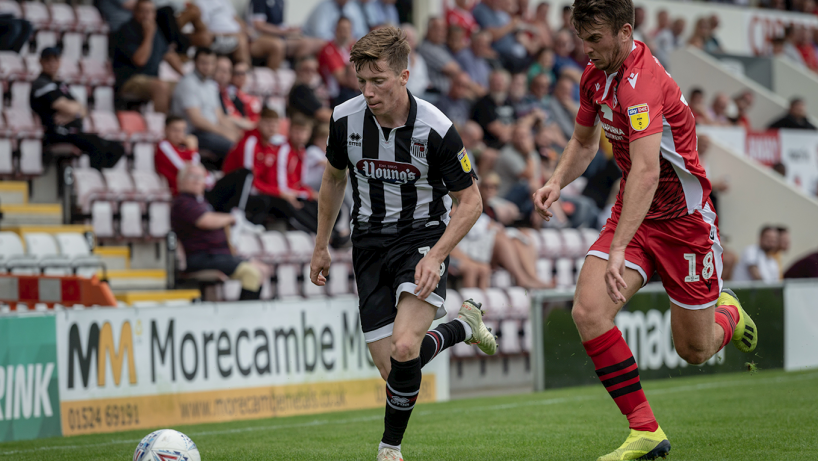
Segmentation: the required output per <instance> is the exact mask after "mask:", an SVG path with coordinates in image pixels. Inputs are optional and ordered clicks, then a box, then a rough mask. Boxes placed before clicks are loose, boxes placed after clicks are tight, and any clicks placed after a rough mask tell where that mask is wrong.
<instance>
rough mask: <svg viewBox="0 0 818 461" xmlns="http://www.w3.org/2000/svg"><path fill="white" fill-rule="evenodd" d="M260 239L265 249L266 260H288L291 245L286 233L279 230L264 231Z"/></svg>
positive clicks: (274, 261)
mask: <svg viewBox="0 0 818 461" xmlns="http://www.w3.org/2000/svg"><path fill="white" fill-rule="evenodd" d="M259 239H260V240H261V247H262V248H263V249H264V260H265V261H267V262H272V263H274V264H275V263H280V262H286V261H287V258H288V256H289V252H290V249H289V245H288V244H287V239H286V238H285V237H284V234H282V233H281V232H278V231H267V232H263V233H262V234H261V235H260V236H259Z"/></svg>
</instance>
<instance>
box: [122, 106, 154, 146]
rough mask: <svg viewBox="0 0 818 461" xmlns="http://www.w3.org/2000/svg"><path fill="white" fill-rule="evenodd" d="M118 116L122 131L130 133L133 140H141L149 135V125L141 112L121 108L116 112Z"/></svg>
mask: <svg viewBox="0 0 818 461" xmlns="http://www.w3.org/2000/svg"><path fill="white" fill-rule="evenodd" d="M116 117H117V119H119V126H120V127H121V128H122V132H123V133H125V134H126V135H128V137H129V138H130V139H131V140H132V141H141V140H143V139H144V138H145V137H146V136H147V135H148V133H147V131H148V127H147V126H146V125H145V120H144V119H142V114H140V113H139V112H135V111H128V110H121V111H119V112H117V113H116Z"/></svg>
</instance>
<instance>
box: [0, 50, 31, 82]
mask: <svg viewBox="0 0 818 461" xmlns="http://www.w3.org/2000/svg"><path fill="white" fill-rule="evenodd" d="M26 76H27V74H26V64H25V61H23V58H22V56H20V55H19V54H17V53H15V52H13V51H0V79H2V80H17V79H21V78H26Z"/></svg>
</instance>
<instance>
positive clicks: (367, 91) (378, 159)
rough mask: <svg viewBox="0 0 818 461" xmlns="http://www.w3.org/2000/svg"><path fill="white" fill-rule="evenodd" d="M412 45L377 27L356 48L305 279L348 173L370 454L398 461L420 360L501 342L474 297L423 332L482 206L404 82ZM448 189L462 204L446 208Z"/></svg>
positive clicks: (461, 161)
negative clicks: (353, 86) (382, 405)
mask: <svg viewBox="0 0 818 461" xmlns="http://www.w3.org/2000/svg"><path fill="white" fill-rule="evenodd" d="M408 57H409V44H408V43H407V41H406V36H405V34H404V33H403V31H401V30H400V29H397V28H395V27H384V28H381V29H377V30H374V31H372V32H370V33H369V34H367V35H366V36H365V37H363V38H362V39H361V40H359V41H358V42H357V43H356V44H355V46H354V47H353V48H352V52H351V56H350V61H351V62H352V63H353V64H354V65H355V70H356V73H357V78H358V85H359V87H360V89H361V93H362V95H360V96H358V97H356V98H353V99H351V100H349V101H347V102H345V103H343V104H341V105H339V106H337V107H335V110H334V111H333V114H332V118H331V120H330V134H329V138H328V142H327V167H326V170H325V171H324V177H323V179H322V184H321V189H320V192H319V198H318V235H317V237H316V242H315V251H314V253H313V257H312V262H311V263H310V279H311V280H312V282H313V283H315V284H317V285H319V286H320V285H324V284H325V282H326V275H327V274H328V271H329V266H330V263H331V258H330V254H329V251H328V250H327V244H328V242H329V237H330V231H331V229H332V224H333V223H334V222H335V219H336V217H337V216H338V211H339V209H340V207H341V203H342V201H343V198H344V189H345V187H346V183H347V170H349V178H350V180H351V181H352V191H353V202H354V208H353V211H352V227H353V232H352V242H353V253H352V255H353V268H354V270H355V278H356V282H357V284H358V296H359V308H360V316H361V327H362V329H363V332H364V338H365V339H366V342H367V346H368V347H369V351H370V353H371V354H372V358H373V360H374V361H375V365H376V366H377V367H378V370H379V371H380V372H381V376H382V377H383V379H384V380H386V417H385V421H384V433H383V438H382V439H381V443H380V445H379V446H378V458H377V459H378V460H383V461H402V460H403V457H402V455H401V441H402V439H403V434H404V432H405V431H406V426H407V424H408V422H409V416H410V415H411V412H412V408H413V407H414V405H415V401H416V400H417V397H418V393H419V391H420V383H421V368H422V367H423V365H425V364H426V363H428V362H429V361H430V360H431V359H433V358H434V357H435V356H436V355H437V354H438V353H440V351H441V350H443V349H445V348H448V347H451V346H452V345H453V344H456V343H458V342H460V341H466V342H469V343H472V344H477V345H478V347H480V349H481V350H483V351H484V352H486V353H487V354H494V353H495V352H496V351H497V344H496V342H495V338H494V336H493V335H492V334H491V333H490V332H489V331H488V329H487V328H486V326H485V325H484V324H483V321H482V311H481V310H480V306H479V304H476V303H474V302H473V301H471V300H469V301H466V302H464V303H463V305H462V306H461V308H460V312H459V315H458V318H457V319H455V320H453V321H451V322H449V323H444V324H441V325H439V326H438V327H437V328H435V329H434V330H431V331H427V330H428V329H429V327H430V326H431V324H432V321H433V320H434V319H438V318H441V317H443V316H444V315H445V312H446V311H445V308H444V307H443V303H444V300H445V297H446V275H447V269H448V262H449V253H450V252H451V251H452V249H454V247H455V245H457V243H458V242H459V241H460V239H462V238H463V236H465V235H466V233H467V232H468V231H469V229H470V228H471V227H472V225H474V223H475V221H476V220H477V218H478V217H479V216H480V213H481V210H482V204H481V199H480V192H479V190H478V189H477V184H476V182H475V181H474V179H475V177H476V175H475V174H474V172H473V171H472V166H471V162H470V161H469V157H468V154H467V153H466V150H465V149H464V148H463V142H462V141H461V140H460V136H459V135H458V134H457V131H456V130H455V128H454V126H453V124H452V122H451V121H450V120H449V119H448V118H446V116H445V115H443V113H442V112H440V110H438V109H437V108H436V107H434V106H433V105H431V104H429V103H428V102H426V101H423V100H421V99H418V98H415V97H414V96H413V95H412V94H411V93H410V92H409V91H408V90H407V89H406V82H407V80H408V79H409V71H408V70H407V65H408ZM452 198H454V199H456V200H457V201H458V203H459V206H458V208H457V212H456V213H454V214H453V215H452V216H450V212H451V203H452Z"/></svg>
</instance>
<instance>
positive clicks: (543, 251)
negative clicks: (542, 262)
mask: <svg viewBox="0 0 818 461" xmlns="http://www.w3.org/2000/svg"><path fill="white" fill-rule="evenodd" d="M540 241H541V242H542V247H540V256H544V257H546V258H556V257H559V256H562V239H561V238H560V231H558V230H557V229H542V230H541V231H540Z"/></svg>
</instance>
